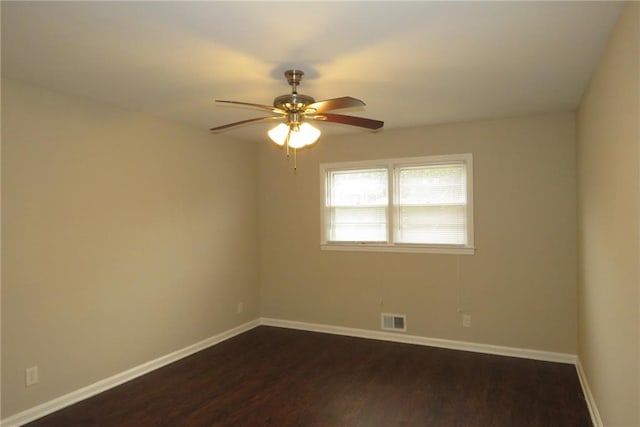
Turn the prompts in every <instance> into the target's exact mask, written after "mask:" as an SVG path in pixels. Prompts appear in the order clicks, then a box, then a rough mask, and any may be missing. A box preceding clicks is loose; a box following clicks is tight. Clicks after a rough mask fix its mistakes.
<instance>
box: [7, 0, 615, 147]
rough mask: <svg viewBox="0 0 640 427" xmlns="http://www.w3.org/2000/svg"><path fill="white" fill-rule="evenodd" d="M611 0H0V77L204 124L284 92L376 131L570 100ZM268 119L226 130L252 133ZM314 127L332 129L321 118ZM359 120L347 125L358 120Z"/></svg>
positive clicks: (597, 50) (577, 93)
mask: <svg viewBox="0 0 640 427" xmlns="http://www.w3.org/2000/svg"><path fill="white" fill-rule="evenodd" d="M621 7H622V3H618V2H295V3H294V2H277V3H276V2H25V1H22V2H7V1H2V11H1V12H2V75H3V76H4V77H9V78H13V79H16V80H21V81H25V82H29V83H33V84H36V85H39V86H43V87H46V88H50V89H54V90H57V91H62V92H66V93H70V94H75V95H79V96H83V97H87V98H91V99H94V100H98V101H102V102H106V103H109V104H113V105H116V106H119V107H123V108H126V109H130V110H135V111H140V112H144V113H148V114H152V115H156V116H160V117H164V118H168V119H172V120H176V121H179V122H183V123H187V124H191V125H195V126H197V127H200V128H203V129H208V128H210V127H212V126H217V125H222V124H225V123H227V122H231V121H237V120H243V119H248V118H252V117H258V116H261V115H263V114H262V112H261V111H256V110H251V109H247V108H231V107H228V106H219V105H216V104H215V103H214V102H213V100H214V99H231V100H238V101H245V102H254V103H259V104H271V103H272V100H273V98H274V97H275V96H277V95H281V94H285V93H289V92H290V87H289V86H288V84H287V83H286V81H285V79H284V77H283V72H284V70H286V69H288V68H299V69H302V70H303V71H304V72H305V77H304V79H303V81H302V84H301V86H300V87H299V92H300V93H304V94H307V95H311V96H313V97H314V98H315V99H316V100H321V99H327V98H334V97H339V96H345V95H350V96H353V97H356V98H360V99H362V100H364V101H365V102H366V103H367V107H365V108H364V109H360V110H344V111H337V112H340V113H345V114H352V115H356V116H362V117H369V118H375V119H380V120H384V121H385V128H386V129H390V128H401V127H412V126H420V125H427V124H435V123H443V122H454V121H467V120H476V119H484V118H496V117H507V116H515V115H523V114H530V113H540V112H553V111H567V110H575V109H576V107H577V106H578V103H579V101H580V98H581V96H582V93H583V91H584V89H585V87H586V85H587V83H588V81H589V78H590V76H591V74H592V72H593V70H594V68H595V65H596V63H597V61H598V59H599V57H600V54H601V53H602V51H603V49H604V46H605V44H606V41H607V38H608V36H609V34H610V32H611V30H612V28H613V26H614V24H615V20H616V18H617V16H618V13H619V11H620V9H621ZM272 126H273V124H256V125H251V126H244V127H241V128H234V129H229V130H227V131H225V133H226V134H228V135H231V136H236V137H241V138H248V139H250V138H259V139H264V138H265V134H264V132H265V131H266V129H267V128H269V127H272ZM319 127H321V128H322V130H323V131H324V132H327V131H328V130H329V128H332V129H333V130H332V131H331V132H329V133H332V132H333V133H339V132H343V131H344V130H345V129H346V127H345V126H341V125H332V124H320V125H319ZM359 131H361V130H359Z"/></svg>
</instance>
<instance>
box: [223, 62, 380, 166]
mask: <svg viewBox="0 0 640 427" xmlns="http://www.w3.org/2000/svg"><path fill="white" fill-rule="evenodd" d="M303 75H304V73H303V72H302V71H300V70H287V71H285V73H284V76H285V77H286V79H287V82H288V83H289V85H290V86H291V94H286V95H280V96H278V97H276V98H275V99H274V100H273V106H270V105H261V104H253V103H250V102H240V101H225V100H219V99H216V102H220V103H226V104H235V105H243V106H248V107H254V108H258V109H261V110H264V111H268V112H270V113H272V114H273V115H271V116H265V117H256V118H253V119H247V120H241V121H239V122H235V123H229V124H226V125H222V126H217V127H214V128H211V129H210V131H211V132H217V131H220V130H223V129H227V128H230V127H234V126H239V125H245V124H249V123H258V122H267V121H280V122H281V123H280V124H279V125H278V126H276V127H275V128H273V129H271V130H270V131H269V132H268V135H269V138H271V139H272V140H273V141H274V142H275V143H276V144H278V145H280V146H284V147H285V148H286V150H287V156H288V155H289V149H290V148H292V149H293V150H294V156H295V152H296V150H297V149H299V148H303V147H305V146H309V145H311V144H313V143H314V142H316V141H317V140H318V138H319V137H320V131H319V130H318V129H316V128H314V127H313V126H311V125H310V124H309V123H308V122H309V121H323V122H329V123H340V124H344V125H351V126H358V127H362V128H365V129H371V130H377V129H380V128H382V126H384V122H382V121H380V120H373V119H366V118H363V117H355V116H347V115H344V114H335V113H329V111H333V110H339V109H342V108H353V107H363V106H364V105H365V103H364V102H362V101H361V100H359V99H356V98H353V97H351V96H343V97H341V98H332V99H326V100H323V101H316V100H315V99H313V98H312V97H310V96H308V95H303V94H300V93H298V91H297V88H298V85H299V84H300V80H301V79H302V76H303ZM294 167H295V166H294Z"/></svg>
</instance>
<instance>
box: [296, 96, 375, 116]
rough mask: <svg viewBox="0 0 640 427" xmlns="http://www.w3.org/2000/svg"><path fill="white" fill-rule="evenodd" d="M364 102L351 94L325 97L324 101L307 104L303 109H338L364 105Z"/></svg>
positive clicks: (321, 110) (318, 110)
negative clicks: (331, 97)
mask: <svg viewBox="0 0 640 427" xmlns="http://www.w3.org/2000/svg"><path fill="white" fill-rule="evenodd" d="M364 106H365V103H364V102H362V101H360V100H359V99H356V98H353V97H351V96H343V97H342V98H333V99H325V100H324V101H318V102H314V103H313V104H309V105H307V107H306V108H305V109H313V110H315V112H316V113H322V112H323V111H331V110H338V109H340V108H353V107H364Z"/></svg>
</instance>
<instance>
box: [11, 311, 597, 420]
mask: <svg viewBox="0 0 640 427" xmlns="http://www.w3.org/2000/svg"><path fill="white" fill-rule="evenodd" d="M260 325H265V326H276V327H280V328H288V329H298V330H303V331H311V332H322V333H329V334H334V335H344V336H350V337H357V338H367V339H376V340H382V341H393V342H400V343H405V344H417V345H424V346H430V347H440V348H447V349H452V350H463V351H472V352H476V353H487V354H495V355H500V356H510V357H520V358H525V359H534V360H542V361H547V362H558V363H568V364H576V363H577V370H578V376H579V378H580V383H581V384H582V388H583V391H584V393H585V397H586V398H587V404H588V406H589V411H590V412H591V417H592V419H593V420H594V421H593V422H594V425H595V426H596V427H600V426H602V422H601V421H599V420H600V417H599V415H598V411H597V409H596V407H595V402H594V401H593V396H592V395H591V392H590V390H589V388H588V385H587V382H586V379H585V378H584V372H582V368H581V367H580V364H579V361H578V360H577V358H576V356H575V355H573V354H566V353H554V352H548V351H540V350H530V349H521V348H514V347H503V346H496V345H490V344H479V343H472V342H465V341H454V340H446V339H440V338H428V337H421V336H415V335H407V334H403V333H394V332H383V331H373V330H367V329H356V328H347V327H342V326H332V325H323V324H317V323H307V322H297V321H292V320H280V319H272V318H264V317H263V318H260V319H257V320H253V321H251V322H247V323H245V324H243V325H240V326H237V327H235V328H233V329H229V330H228V331H225V332H222V333H220V334H217V335H214V336H212V337H210V338H207V339H205V340H203V341H200V342H198V343H195V344H193V345H190V346H188V347H185V348H183V349H181V350H178V351H175V352H173V353H170V354H167V355H165V356H162V357H159V358H157V359H155V360H151V361H149V362H146V363H143V364H142V365H138V366H136V367H134V368H131V369H129V370H127V371H124V372H121V373H119V374H116V375H114V376H112V377H109V378H105V379H104V380H101V381H98V382H96V383H94V384H91V385H89V386H87V387H83V388H81V389H79V390H76V391H73V392H71V393H68V394H65V395H64V396H60V397H58V398H55V399H53V400H50V401H48V402H45V403H43V404H40V405H38V406H35V407H33V408H29V409H27V410H25V411H23V412H20V413H18V414H15V415H13V416H11V417H8V418H6V419H4V420H2V421H1V422H0V425H2V426H3V427H17V426H21V425H23V424H26V423H29V422H31V421H34V420H36V419H38V418H41V417H44V416H46V415H49V414H51V413H53V412H55V411H58V410H60V409H62V408H65V407H67V406H70V405H72V404H74V403H77V402H79V401H81V400H84V399H88V398H89V397H92V396H95V395H96V394H99V393H102V392H104V391H106V390H108V389H110V388H113V387H116V386H118V385H120V384H122V383H125V382H127V381H130V380H132V379H135V378H137V377H139V376H142V375H144V374H147V373H149V372H151V371H154V370H156V369H158V368H161V367H163V366H166V365H168V364H170V363H173V362H176V361H178V360H180V359H183V358H185V357H187V356H190V355H192V354H194V353H196V352H198V351H201V350H204V349H206V348H209V347H211V346H214V345H216V344H218V343H220V342H222V341H225V340H227V339H229V338H232V337H234V336H236V335H239V334H241V333H243V332H246V331H249V330H251V329H253V328H255V327H257V326H260ZM596 421H599V424H598V423H597V422H596Z"/></svg>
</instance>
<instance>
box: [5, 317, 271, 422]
mask: <svg viewBox="0 0 640 427" xmlns="http://www.w3.org/2000/svg"><path fill="white" fill-rule="evenodd" d="M257 326H260V320H253V321H251V322H247V323H245V324H242V325H240V326H237V327H235V328H232V329H229V330H227V331H224V332H222V333H219V334H217V335H214V336H212V337H209V338H207V339H205V340H202V341H200V342H197V343H195V344H192V345H190V346H188V347H185V348H183V349H180V350H178V351H174V352H173V353H169V354H167V355H165V356H162V357H159V358H157V359H155V360H151V361H149V362H146V363H143V364H142V365H138V366H136V367H134V368H131V369H129V370H126V371H124V372H121V373H119V374H116V375H114V376H112V377H109V378H105V379H103V380H101V381H98V382H96V383H94V384H91V385H89V386H87V387H83V388H81V389H79V390H75V391H72V392H71V393H68V394H65V395H64V396H60V397H58V398H55V399H53V400H50V401H48V402H45V403H43V404H41V405H38V406H34V407H33V408H29V409H27V410H26V411H23V412H19V413H17V414H15V415H13V416H11V417H8V418H6V419H4V420H2V422H0V425H2V426H3V427H17V426H21V425H23V424H26V423H29V422H31V421H34V420H36V419H38V418H41V417H44V416H45V415H49V414H51V413H53V412H55V411H58V410H60V409H62V408H65V407H67V406H69V405H73V404H74V403H77V402H79V401H81V400H84V399H88V398H89V397H91V396H95V395H96V394H98V393H102V392H104V391H106V390H108V389H110V388H113V387H116V386H118V385H120V384H122V383H125V382H127V381H130V380H132V379H134V378H137V377H140V376H142V375H144V374H147V373H149V372H151V371H155V370H156V369H158V368H162V367H163V366H166V365H168V364H170V363H173V362H176V361H178V360H180V359H183V358H185V357H187V356H190V355H192V354H194V353H197V352H198V351H201V350H204V349H206V348H209V347H211V346H214V345H216V344H218V343H220V342H222V341H225V340H228V339H229V338H232V337H234V336H236V335H239V334H241V333H243V332H246V331H248V330H250V329H253V328H255V327H257Z"/></svg>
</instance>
